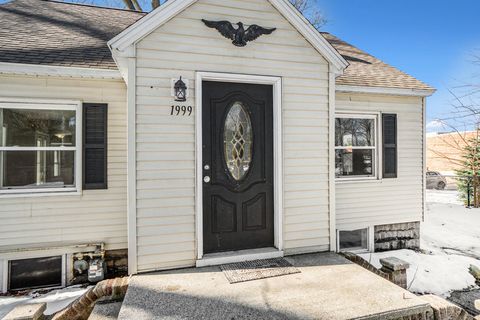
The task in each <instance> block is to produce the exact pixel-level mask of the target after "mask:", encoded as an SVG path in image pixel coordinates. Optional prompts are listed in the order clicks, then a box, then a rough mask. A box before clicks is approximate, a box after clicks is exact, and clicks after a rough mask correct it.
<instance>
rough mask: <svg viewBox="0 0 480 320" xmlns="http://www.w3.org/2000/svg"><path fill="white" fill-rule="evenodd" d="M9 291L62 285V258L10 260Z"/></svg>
mask: <svg viewBox="0 0 480 320" xmlns="http://www.w3.org/2000/svg"><path fill="white" fill-rule="evenodd" d="M9 269H10V277H9V279H10V281H9V286H8V289H9V290H21V289H27V288H44V287H58V286H61V285H62V256H56V257H45V258H34V259H22V260H12V261H10V262H9Z"/></svg>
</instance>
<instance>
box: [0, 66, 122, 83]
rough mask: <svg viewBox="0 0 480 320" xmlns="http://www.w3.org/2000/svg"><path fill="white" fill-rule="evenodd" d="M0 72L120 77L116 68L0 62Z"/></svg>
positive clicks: (79, 76)
mask: <svg viewBox="0 0 480 320" xmlns="http://www.w3.org/2000/svg"><path fill="white" fill-rule="evenodd" d="M0 74H14V75H28V76H51V77H68V78H89V79H122V76H121V74H120V72H119V71H118V70H110V69H93V68H78V67H63V66H47V65H38V64H24V63H8V62H0Z"/></svg>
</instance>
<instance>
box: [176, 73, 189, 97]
mask: <svg viewBox="0 0 480 320" xmlns="http://www.w3.org/2000/svg"><path fill="white" fill-rule="evenodd" d="M173 90H174V92H175V101H179V102H184V101H187V85H186V84H185V82H183V80H182V77H181V76H180V79H179V80H178V81H177V82H175V85H174V86H173Z"/></svg>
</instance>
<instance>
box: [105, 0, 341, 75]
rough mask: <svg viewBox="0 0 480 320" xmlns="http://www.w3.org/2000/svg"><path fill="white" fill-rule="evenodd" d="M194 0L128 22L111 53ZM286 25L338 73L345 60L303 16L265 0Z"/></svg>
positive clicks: (282, 2)
mask: <svg viewBox="0 0 480 320" xmlns="http://www.w3.org/2000/svg"><path fill="white" fill-rule="evenodd" d="M197 1H198V0H169V1H168V2H167V3H165V4H163V5H161V6H160V7H158V8H157V9H155V10H153V11H152V12H151V13H150V14H148V15H147V16H146V17H145V18H144V19H141V20H140V21H138V22H137V23H135V24H133V25H131V26H130V27H128V28H127V29H125V30H124V31H123V32H122V33H120V34H119V35H117V36H116V37H115V38H113V39H112V40H110V41H109V42H108V45H109V46H110V47H111V48H112V49H113V52H114V53H113V54H114V56H115V55H116V53H117V52H123V51H124V50H126V49H127V48H129V47H130V46H131V45H132V44H134V43H136V42H137V41H139V40H140V39H142V38H143V37H145V36H147V35H148V34H150V33H151V32H153V31H154V30H155V29H157V28H158V27H159V26H161V25H163V24H164V23H166V22H167V21H169V20H170V19H172V18H173V17H175V16H176V15H177V14H179V13H180V12H182V11H183V10H185V9H186V8H188V7H189V6H191V5H192V4H194V3H195V2H197ZM268 1H269V2H270V3H271V4H272V5H273V6H274V7H275V8H276V9H277V10H278V12H280V14H282V15H283V17H284V18H285V19H287V20H288V22H290V24H291V25H292V26H293V27H294V28H296V29H297V30H298V32H300V33H301V34H302V35H303V36H304V37H305V39H306V40H307V41H309V42H310V44H311V45H312V46H313V47H314V48H315V49H317V51H318V52H320V54H322V55H323V57H324V58H325V59H327V61H328V62H330V64H331V65H332V66H333V67H334V70H333V71H334V72H335V73H337V74H341V73H342V72H343V70H344V69H345V68H346V67H347V66H348V62H347V61H346V60H345V59H344V58H343V57H342V56H341V55H340V54H339V53H338V51H337V50H335V48H333V47H332V46H331V45H330V43H329V42H328V41H327V40H326V39H325V38H324V37H323V36H322V35H321V34H320V33H319V32H318V31H317V30H316V29H315V28H314V27H313V26H312V25H311V24H310V23H309V22H308V21H307V19H305V17H304V16H303V15H302V14H301V13H300V12H299V11H298V10H297V9H295V7H294V6H293V5H292V4H291V3H290V1H289V0H268Z"/></svg>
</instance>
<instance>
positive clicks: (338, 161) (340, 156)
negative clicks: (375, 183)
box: [335, 149, 374, 177]
mask: <svg viewBox="0 0 480 320" xmlns="http://www.w3.org/2000/svg"><path fill="white" fill-rule="evenodd" d="M373 153H374V150H372V149H362V150H359V149H342V150H335V175H336V176H337V177H344V176H373V175H374V171H373V168H374V163H373Z"/></svg>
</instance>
